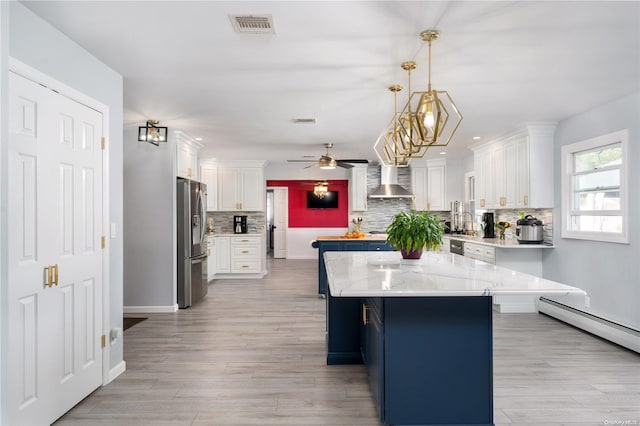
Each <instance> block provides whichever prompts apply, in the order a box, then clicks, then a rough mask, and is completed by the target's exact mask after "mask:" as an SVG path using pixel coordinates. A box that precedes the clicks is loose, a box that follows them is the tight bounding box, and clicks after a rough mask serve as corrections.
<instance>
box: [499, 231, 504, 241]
mask: <svg viewBox="0 0 640 426" xmlns="http://www.w3.org/2000/svg"><path fill="white" fill-rule="evenodd" d="M500 239H501V240H504V230H502V229H501V230H500Z"/></svg>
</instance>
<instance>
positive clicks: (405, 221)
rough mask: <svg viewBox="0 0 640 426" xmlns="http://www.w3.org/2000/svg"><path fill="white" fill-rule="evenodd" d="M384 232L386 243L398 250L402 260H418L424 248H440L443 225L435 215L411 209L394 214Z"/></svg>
mask: <svg viewBox="0 0 640 426" xmlns="http://www.w3.org/2000/svg"><path fill="white" fill-rule="evenodd" d="M386 232H387V242H388V243H389V244H391V245H392V246H395V247H396V249H398V250H400V252H401V253H402V257H403V258H404V259H420V256H422V250H423V249H424V248H426V249H427V250H430V249H434V250H435V249H437V248H438V247H440V245H441V244H442V236H443V235H444V224H443V223H442V220H441V218H440V216H438V215H437V214H433V213H429V212H427V211H421V212H417V211H416V210H415V209H411V210H410V211H402V212H399V213H398V214H396V215H395V216H394V217H393V220H392V221H391V224H390V225H389V226H388V227H387V231H386Z"/></svg>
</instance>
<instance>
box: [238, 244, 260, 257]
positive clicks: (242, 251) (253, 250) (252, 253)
mask: <svg viewBox="0 0 640 426" xmlns="http://www.w3.org/2000/svg"><path fill="white" fill-rule="evenodd" d="M258 254H259V251H258V246H250V245H242V246H241V245H236V244H232V245H231V257H232V258H233V259H248V258H251V259H258V258H259V256H258Z"/></svg>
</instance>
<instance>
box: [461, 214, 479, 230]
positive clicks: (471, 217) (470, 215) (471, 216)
mask: <svg viewBox="0 0 640 426" xmlns="http://www.w3.org/2000/svg"><path fill="white" fill-rule="evenodd" d="M465 214H468V215H469V218H470V219H471V235H476V231H474V230H473V215H472V214H471V212H462V213H460V217H464V215H465ZM466 233H467V230H466V227H465V234H466Z"/></svg>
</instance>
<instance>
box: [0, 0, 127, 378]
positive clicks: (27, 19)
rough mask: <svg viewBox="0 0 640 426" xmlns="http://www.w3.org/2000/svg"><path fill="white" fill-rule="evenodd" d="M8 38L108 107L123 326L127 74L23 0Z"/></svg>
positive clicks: (115, 349)
mask: <svg viewBox="0 0 640 426" xmlns="http://www.w3.org/2000/svg"><path fill="white" fill-rule="evenodd" d="M2 3H5V2H2ZM3 5H4V4H3ZM5 11H6V8H3V19H4V15H5V13H4V12H5ZM7 27H9V28H8V29H7ZM7 35H8V36H9V54H10V55H11V56H12V57H14V58H16V59H18V60H19V61H21V62H23V63H25V64H27V65H29V66H31V67H33V68H35V69H37V70H39V71H41V72H43V73H45V74H47V75H49V76H51V77H52V78H54V79H56V80H58V81H60V82H61V83H64V84H66V85H67V86H69V87H72V88H73V89H75V90H77V91H79V92H81V93H84V94H86V95H87V96H89V97H91V98H93V99H95V100H97V101H99V102H101V103H103V104H105V105H107V106H108V107H109V118H110V122H109V124H108V126H109V141H108V144H109V148H108V149H109V220H110V222H111V223H112V224H114V225H115V227H116V232H117V236H116V238H112V239H111V240H109V242H108V245H109V261H110V264H109V277H110V281H111V282H110V283H109V293H110V307H111V308H110V309H111V310H110V321H111V324H110V328H122V274H123V265H122V260H123V248H122V121H123V119H122V104H123V98H122V90H123V83H122V76H121V75H119V74H118V73H116V72H115V71H113V70H112V69H111V68H109V67H107V66H106V65H105V64H103V63H102V62H100V61H99V60H98V59H96V58H95V57H94V56H92V55H91V54H90V53H89V52H87V51H86V50H84V49H83V48H81V47H80V46H79V45H78V44H76V43H75V42H74V41H72V40H71V39H69V38H68V37H67V36H65V35H64V34H62V33H61V32H59V31H58V30H56V29H55V28H54V27H52V26H51V25H49V24H48V23H47V22H45V21H44V20H42V19H41V18H40V17H38V16H37V15H35V14H34V13H33V12H31V11H30V10H28V9H27V8H26V7H24V6H23V5H22V4H20V3H18V2H10V6H9V25H8V26H7V25H6V21H4V22H2V42H3V43H4V39H5V36H7ZM2 67H3V72H4V70H5V68H6V63H4V62H3V63H2ZM2 98H3V102H4V99H5V98H6V95H5V93H4V92H3V94H2ZM4 132H5V130H4V126H3V136H4V135H5V134H4ZM4 140H6V139H5V138H3V141H4ZM5 173H6V169H4V168H3V175H4V174H5ZM2 181H3V182H4V181H5V179H2ZM4 197H5V191H4V190H3V199H4ZM4 229H6V228H4ZM5 235H6V234H5V233H3V238H4V236H5ZM107 235H109V233H108V232H107ZM3 256H4V253H3ZM3 282H4V281H3ZM110 358H111V359H110V368H113V367H116V366H118V365H119V364H120V363H121V362H122V339H119V341H117V342H116V343H115V344H114V345H111V346H110Z"/></svg>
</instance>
